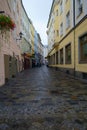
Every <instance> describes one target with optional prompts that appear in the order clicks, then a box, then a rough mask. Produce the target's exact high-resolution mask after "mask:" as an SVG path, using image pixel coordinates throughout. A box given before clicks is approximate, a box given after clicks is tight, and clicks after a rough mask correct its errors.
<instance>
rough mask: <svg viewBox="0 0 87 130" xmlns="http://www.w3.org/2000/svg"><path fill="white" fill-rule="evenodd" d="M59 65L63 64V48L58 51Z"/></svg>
mask: <svg viewBox="0 0 87 130" xmlns="http://www.w3.org/2000/svg"><path fill="white" fill-rule="evenodd" d="M60 64H63V48H62V49H61V50H60Z"/></svg>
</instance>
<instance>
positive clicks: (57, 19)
mask: <svg viewBox="0 0 87 130" xmlns="http://www.w3.org/2000/svg"><path fill="white" fill-rule="evenodd" d="M58 7H59V6H58V5H55V7H54V12H55V19H54V30H55V39H54V40H55V43H57V42H58V41H59V36H58V35H57V30H58V31H59V8H58ZM57 10H58V16H57V14H56V13H57Z"/></svg>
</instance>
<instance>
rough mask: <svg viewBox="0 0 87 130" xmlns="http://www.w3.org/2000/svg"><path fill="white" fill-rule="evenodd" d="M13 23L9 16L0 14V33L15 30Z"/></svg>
mask: <svg viewBox="0 0 87 130" xmlns="http://www.w3.org/2000/svg"><path fill="white" fill-rule="evenodd" d="M15 27H16V26H15V23H14V21H13V20H12V19H11V18H10V16H6V15H3V14H1V15H0V30H1V31H3V30H4V31H6V30H8V31H10V30H14V28H15Z"/></svg>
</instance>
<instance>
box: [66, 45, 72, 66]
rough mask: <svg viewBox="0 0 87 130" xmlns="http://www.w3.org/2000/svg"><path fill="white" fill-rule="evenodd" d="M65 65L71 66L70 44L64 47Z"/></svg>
mask: <svg viewBox="0 0 87 130" xmlns="http://www.w3.org/2000/svg"><path fill="white" fill-rule="evenodd" d="M65 63H66V64H71V44H68V45H67V46H66V47H65Z"/></svg>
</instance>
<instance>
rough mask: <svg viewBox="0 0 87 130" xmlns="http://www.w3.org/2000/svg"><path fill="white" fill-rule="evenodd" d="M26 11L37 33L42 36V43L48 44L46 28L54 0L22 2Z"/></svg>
mask: <svg viewBox="0 0 87 130" xmlns="http://www.w3.org/2000/svg"><path fill="white" fill-rule="evenodd" d="M22 1H23V5H24V7H25V10H26V12H27V14H28V16H29V18H30V19H31V20H32V22H33V25H34V27H35V29H36V30H37V32H38V33H39V34H40V36H41V39H42V43H43V44H44V45H46V44H47V35H46V30H47V29H46V26H47V22H48V18H49V13H50V9H51V5H52V1H53V0H22Z"/></svg>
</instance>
